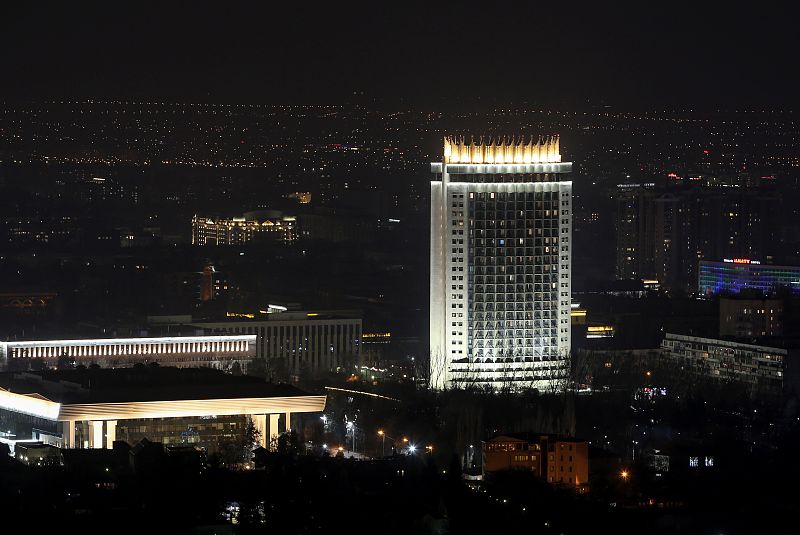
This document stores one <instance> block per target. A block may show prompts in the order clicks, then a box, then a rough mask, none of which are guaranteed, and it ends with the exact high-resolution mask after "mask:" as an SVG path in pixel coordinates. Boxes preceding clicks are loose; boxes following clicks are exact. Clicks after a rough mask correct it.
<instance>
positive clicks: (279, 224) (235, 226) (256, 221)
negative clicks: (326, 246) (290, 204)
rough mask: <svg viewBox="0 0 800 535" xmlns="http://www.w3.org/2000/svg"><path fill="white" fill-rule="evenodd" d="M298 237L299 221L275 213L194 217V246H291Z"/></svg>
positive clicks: (267, 211) (265, 211) (270, 211)
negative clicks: (268, 243) (262, 242)
mask: <svg viewBox="0 0 800 535" xmlns="http://www.w3.org/2000/svg"><path fill="white" fill-rule="evenodd" d="M297 237H298V233H297V218H296V217H295V216H292V215H285V214H283V213H282V212H279V211H275V210H260V211H257V212H246V213H245V214H244V215H243V216H242V217H232V218H215V217H204V216H199V215H195V216H194V217H193V218H192V245H243V244H245V243H247V242H250V241H253V240H265V241H279V242H285V243H291V242H293V241H295V240H296V239H297Z"/></svg>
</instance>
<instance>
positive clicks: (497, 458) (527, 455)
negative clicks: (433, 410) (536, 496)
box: [483, 433, 589, 491]
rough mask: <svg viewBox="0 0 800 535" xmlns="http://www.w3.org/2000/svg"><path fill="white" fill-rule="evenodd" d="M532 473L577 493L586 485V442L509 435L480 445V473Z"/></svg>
mask: <svg viewBox="0 0 800 535" xmlns="http://www.w3.org/2000/svg"><path fill="white" fill-rule="evenodd" d="M504 470H524V471H528V472H533V473H534V474H535V475H536V476H537V477H540V478H542V479H544V480H545V481H547V482H548V483H551V484H553V485H565V486H570V487H574V488H576V489H578V490H580V491H583V490H585V489H586V488H587V486H588V484H589V443H588V442H586V441H583V440H577V439H574V438H570V437H564V436H558V435H542V434H537V433H509V434H506V435H499V436H497V437H495V438H493V439H491V440H489V441H487V442H484V443H483V473H484V474H491V473H492V472H500V471H504Z"/></svg>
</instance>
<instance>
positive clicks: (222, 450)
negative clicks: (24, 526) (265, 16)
mask: <svg viewBox="0 0 800 535" xmlns="http://www.w3.org/2000/svg"><path fill="white" fill-rule="evenodd" d="M0 140H1V141H2V143H0V190H2V193H3V194H2V195H0V206H2V218H3V223H4V224H3V225H2V229H3V230H2V232H3V233H4V240H3V242H4V244H5V245H4V247H3V248H2V250H1V251H0V281H2V282H0V318H2V320H3V321H2V322H1V323H0V325H2V329H1V330H2V332H1V333H0V335H2V341H1V342H0V471H3V470H5V471H6V472H7V473H8V474H11V475H8V476H0V488H2V491H0V499H3V500H4V502H3V503H9V504H11V505H10V506H12V507H13V508H14V509H15V510H16V511H18V512H20V511H22V512H24V511H33V510H36V507H35V506H34V505H32V503H33V500H32V499H30V496H34V491H33V490H32V489H34V488H38V487H36V486H37V485H38V484H39V483H40V482H41V481H51V482H55V483H52V484H51V483H47V485H45V487H46V489H47V490H46V491H42V492H43V494H42V495H41V496H40V498H37V499H41V500H42V503H53V504H56V505H53V507H52V509H47V511H49V512H47V513H46V517H47V518H48V519H50V520H55V519H57V518H58V515H61V514H63V515H66V517H68V518H70V519H72V520H76V519H78V518H79V517H80V515H81V514H84V513H82V512H80V511H86V513H85V514H87V515H89V516H90V517H91V518H93V519H95V520H96V519H106V518H108V517H109V516H110V515H112V514H115V513H112V511H117V510H121V511H127V512H129V513H130V512H131V511H134V510H138V509H137V508H144V509H146V508H153V510H158V511H160V512H161V513H166V512H168V509H169V507H167V506H165V505H164V504H163V503H159V501H158V500H156V499H155V497H158V496H161V497H162V498H163V495H162V494H160V493H161V492H167V491H166V490H163V491H162V490H160V489H159V487H158V483H157V481H159V478H158V477H157V474H159V473H160V472H163V473H168V474H171V475H170V476H169V478H167V479H169V480H170V481H171V482H175V484H176V485H178V483H177V482H178V481H183V483H180V485H184V484H185V486H179V487H178V486H176V487H174V488H180V489H181V492H183V493H186V496H196V495H197V492H201V491H202V492H205V493H207V494H208V496H210V498H209V505H208V506H207V507H204V508H202V510H199V509H198V506H197V503H199V502H195V501H193V500H194V499H195V498H192V499H189V498H181V499H176V502H175V505H174V507H175V508H176V509H177V510H179V511H180V512H181V514H182V515H184V517H186V518H192V521H191V522H190V523H189V525H192V526H194V525H197V526H205V527H207V526H214V525H217V523H221V524H224V525H226V526H234V525H259V526H261V527H266V526H271V527H275V528H276V529H277V528H280V527H284V528H285V527H287V526H291V527H294V528H296V527H297V526H300V525H302V526H305V528H307V529H306V532H311V531H313V532H319V531H320V530H322V529H323V528H325V529H329V530H330V527H331V526H332V525H335V524H333V523H332V522H331V521H329V520H328V519H329V518H332V517H333V515H334V512H333V511H332V509H336V508H337V507H339V506H340V505H349V504H350V503H351V500H352V501H353V503H358V501H359V500H364V503H370V504H373V506H374V510H373V511H371V512H368V513H364V518H365V519H368V520H370V521H371V522H377V521H378V520H379V519H380V515H381V514H382V513H380V511H383V509H381V507H383V506H378V505H375V504H376V503H378V504H380V503H381V500H386V501H387V502H391V503H399V502H400V501H402V496H403V495H404V494H411V493H412V491H413V492H414V493H417V494H415V495H414V496H415V497H414V498H413V499H409V504H410V505H409V506H408V510H409V511H410V512H409V513H408V514H409V517H408V519H406V520H402V521H398V522H399V523H398V527H402V528H403V529H409V530H411V529H412V528H414V529H416V528H419V524H418V523H417V524H414V523H413V522H422V521H421V520H420V519H422V518H425V519H427V520H426V522H429V523H430V525H429V526H428V527H430V526H438V528H436V529H439V528H441V526H445V525H447V526H450V527H451V528H452V530H453V532H459V531H458V529H457V527H458V526H461V527H464V526H465V525H467V524H469V523H470V521H472V520H474V521H475V522H476V526H478V527H480V530H482V531H480V530H479V531H469V530H467V531H463V532H476V533H477V532H480V533H490V532H496V531H493V529H495V528H496V527H497V526H501V527H502V530H506V529H512V528H513V529H518V528H520V527H524V526H532V525H533V522H534V521H535V523H536V525H537V526H538V527H537V528H536V529H537V530H538V531H534V532H541V533H562V532H563V533H567V532H569V533H581V532H585V531H587V530H588V529H591V528H592V527H593V522H594V521H597V522H598V525H601V526H602V527H608V526H613V525H618V526H619V527H620V532H622V533H629V532H631V533H632V532H635V531H636V530H637V529H640V526H644V527H643V528H641V531H643V532H659V533H661V532H670V533H671V532H680V527H678V528H675V529H676V531H669V530H666V531H665V530H661V531H658V530H659V529H661V528H660V527H658V526H661V524H660V522H666V520H664V518H665V516H664V515H672V516H670V517H669V518H671V519H679V520H674V522H675V525H676V526H681V525H684V524H681V522H686V523H691V522H696V520H694V519H695V518H696V517H695V513H697V512H698V511H700V512H702V514H701V515H700V516H702V517H703V518H704V519H705V520H703V522H706V523H707V524H708V525H711V526H713V527H716V526H723V527H725V528H726V531H724V532H725V533H727V532H729V531H728V530H727V529H728V528H729V527H730V526H732V525H733V524H732V523H731V521H730V520H729V519H728V517H727V516H726V514H727V511H729V510H731V509H732V508H736V507H739V505H741V504H742V503H743V502H744V501H748V500H750V499H751V497H749V496H747V497H743V496H741V495H738V494H737V492H738V490H737V489H739V488H740V487H741V485H742V484H743V483H742V481H747V482H748V484H749V485H753V486H754V488H766V487H768V486H769V485H771V484H772V483H773V481H774V480H775V478H778V477H785V478H786V477H788V478H789V480H790V481H791V480H792V477H793V474H794V472H795V471H797V463H796V462H795V461H791V462H790V461H787V460H786V459H790V458H793V457H794V449H793V448H794V445H796V439H797V437H798V432H800V425H798V422H800V413H798V407H797V401H798V398H797V395H798V388H799V387H800V371H798V370H800V368H798V348H800V344H799V343H798V342H800V338H798V335H797V333H798V332H800V226H798V221H800V211H799V210H800V208H798V207H799V206H800V202H798V201H799V200H800V151H798V149H797V147H800V128H798V126H797V124H796V121H795V118H794V114H793V112H791V111H776V110H772V109H769V108H766V107H765V108H764V109H762V110H752V109H740V110H728V111H725V110H719V111H714V112H701V111H696V110H692V109H671V110H662V111H650V112H627V111H621V110H617V109H615V108H611V107H608V106H590V105H588V104H587V105H586V108H585V110H581V111H558V110H547V109H523V108H519V109H491V110H488V111H485V112H468V113H467V112H453V111H444V110H443V111H432V110H427V111H423V110H421V109H418V108H414V109H411V108H408V109H396V110H394V111H387V110H386V109H385V108H378V107H371V106H370V105H367V104H356V105H351V106H344V105H330V106H267V105H255V104H253V105H245V104H224V103H202V104H201V103H190V102H185V103H180V102H140V101H136V102H133V101H119V100H107V101H95V100H80V101H69V100H63V101H62V100H56V101H53V100H51V101H40V102H27V103H18V102H17V103H6V104H4V105H3V108H2V112H1V113H0ZM562 160H563V161H562ZM3 454H4V455H3ZM776 459H777V460H776ZM782 463H783V464H782ZM792 463H793V464H792ZM785 467H789V468H785ZM101 468H102V469H101ZM784 468H785V470H786V472H784ZM56 474H58V477H56ZM62 475H65V476H64V477H63V478H62V479H58V478H61V476H62ZM48 478H52V479H48ZM328 478H329V479H328ZM223 481H224V482H225V483H224V484H222V483H220V482H223ZM273 483H274V484H277V485H278V486H279V488H281V489H292V490H291V491H288V490H287V491H286V492H285V493H278V492H277V491H275V492H274V491H272V490H270V491H265V490H264V489H265V488H267V487H270V486H271V485H273ZM734 483H735V484H734ZM133 489H135V490H133ZM232 489H236V490H232ZM776 492H777V491H776ZM130 495H135V496H136V498H130V497H129V496H130ZM300 495H303V496H307V502H304V504H303V505H302V506H300V505H298V503H296V502H295V501H294V500H295V499H296V496H300ZM336 495H341V496H340V497H339V498H336V499H334V498H333V496H336ZM37 496H39V495H37ZM65 496H67V497H68V499H67V498H65ZM787 496H796V492H795V493H794V494H788V495H787ZM772 497H773V494H770V493H767V494H765V495H764V496H763V497H760V498H753V499H754V500H755V501H756V502H757V504H758V507H762V508H766V507H768V505H769V504H770V503H771V500H772V499H773V498H772ZM197 499H198V500H199V498H197ZM297 499H299V498H297ZM787 499H788V498H787ZM125 500H129V501H125ZM331 500H334V501H335V502H336V503H332V502H331ZM161 501H162V502H163V500H161ZM211 502H213V503H211ZM454 504H455V505H454ZM304 508H305V509H304ZM45 509H46V508H45ZM445 509H446V511H447V514H445V513H444V512H443V511H444V510H445ZM472 509H474V510H480V511H484V512H486V514H485V515H481V519H480V520H476V519H475V517H474V512H472V511H471V510H472ZM305 510H308V511H315V512H317V513H318V514H320V515H322V516H324V517H325V518H326V520H320V519H319V518H314V519H312V518H311V516H313V515H308V516H304V515H303V514H302V511H305ZM786 510H787V511H791V510H792V508H791V507H789V506H787V507H786ZM53 511H55V512H53ZM573 512H577V513H575V514H573ZM284 514H285V518H284V516H282V515H284ZM315 514H316V513H315ZM737 514H738V515H740V516H737V517H736V518H740V519H743V520H742V522H743V525H746V526H747V529H750V528H753V527H754V526H758V519H759V515H760V514H761V513H758V514H756V513H752V512H751V510H750V509H747V510H746V511H743V512H739V513H737ZM781 514H784V513H781ZM786 514H788V513H786ZM325 515H327V516H325ZM278 518H280V519H278ZM320 518H321V517H320ZM497 518H502V520H497ZM290 519H291V521H290ZM670 521H672V520H670ZM292 522H293V523H292ZM698 522H699V521H698ZM701 524H702V525H701V527H703V528H705V527H706V525H707V524H704V523H702V522H701ZM540 525H541V526H540ZM671 525H672V524H671ZM686 525H689V524H686ZM698 525H700V524H697V523H694V524H691V526H692V529H691V530H690V531H693V532H696V531H697V530H696V529H695V528H697V526H698ZM478 527H475V529H476V530H478ZM398 529H399V528H398ZM426 529H427V528H426ZM436 529H434V528H431V529H429V530H428V531H425V530H423V529H422V528H419V529H418V530H417V531H416V532H421V533H422V532H424V533H431V532H437V533H445V532H446V531H436ZM442 529H444V528H442ZM730 530H731V531H730V532H734V531H733V528H730ZM294 531H295V530H291V529H290V531H289V532H294ZM300 531H302V530H300ZM498 531H500V529H499V528H498ZM390 532H394V531H390ZM411 532H415V531H411ZM743 532H747V531H743ZM752 532H759V531H758V530H757V529H756V530H755V531H752ZM770 532H772V531H770Z"/></svg>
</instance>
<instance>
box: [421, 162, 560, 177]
mask: <svg viewBox="0 0 800 535" xmlns="http://www.w3.org/2000/svg"><path fill="white" fill-rule="evenodd" d="M442 165H443V164H442V162H431V172H432V173H441V172H442ZM447 172H448V173H449V174H455V175H506V174H534V173H536V174H538V173H556V174H562V173H571V172H572V162H554V163H529V164H460V163H459V164H453V163H448V164H447Z"/></svg>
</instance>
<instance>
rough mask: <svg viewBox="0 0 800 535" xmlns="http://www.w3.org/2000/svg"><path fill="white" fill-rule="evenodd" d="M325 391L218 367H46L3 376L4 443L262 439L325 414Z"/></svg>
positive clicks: (202, 443) (266, 441)
mask: <svg viewBox="0 0 800 535" xmlns="http://www.w3.org/2000/svg"><path fill="white" fill-rule="evenodd" d="M325 401H326V396H324V395H321V396H320V395H309V394H307V393H305V392H303V391H301V390H299V389H297V388H295V387H293V386H291V385H285V384H270V383H265V382H264V381H263V380H261V379H257V378H254V377H249V376H233V375H230V374H226V373H223V372H220V371H217V370H212V369H207V368H205V369H203V368H198V369H178V368H145V369H95V370H44V371H39V372H18V373H13V372H9V373H3V374H0V413H3V414H1V415H2V416H3V421H4V422H7V427H9V430H8V432H7V433H5V435H6V436H5V437H0V441H5V442H10V443H14V442H15V441H19V440H22V441H31V440H41V441H44V442H47V443H50V444H53V445H55V446H59V447H63V448H78V449H81V448H111V447H112V444H113V443H114V441H115V440H126V441H128V442H129V443H133V442H136V441H138V440H140V439H141V438H145V437H146V438H148V439H149V440H152V441H158V442H163V443H164V444H169V445H174V444H192V445H196V446H199V447H207V446H208V445H211V449H213V448H214V446H215V445H216V444H217V442H218V440H219V439H220V437H223V438H228V439H229V438H230V437H231V436H234V435H236V434H237V433H243V432H244V431H245V426H246V425H247V422H248V420H249V421H252V423H253V424H254V427H255V429H256V430H257V431H258V433H257V436H258V443H259V444H260V445H261V446H263V447H265V448H270V447H271V445H273V444H274V442H273V441H274V440H275V438H276V437H277V436H278V435H279V434H280V433H281V432H284V431H288V430H290V429H292V428H293V426H294V425H296V424H295V423H294V422H296V420H295V419H294V418H293V417H294V415H297V414H303V413H320V412H322V411H323V410H324V409H325Z"/></svg>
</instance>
